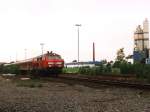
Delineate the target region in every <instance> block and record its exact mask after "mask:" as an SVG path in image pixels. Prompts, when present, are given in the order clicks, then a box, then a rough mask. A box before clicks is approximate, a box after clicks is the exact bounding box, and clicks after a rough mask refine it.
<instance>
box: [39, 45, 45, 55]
mask: <svg viewBox="0 0 150 112" xmlns="http://www.w3.org/2000/svg"><path fill="white" fill-rule="evenodd" d="M40 45H41V50H42V55H43V47H44V43H40Z"/></svg>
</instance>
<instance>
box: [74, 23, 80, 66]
mask: <svg viewBox="0 0 150 112" xmlns="http://www.w3.org/2000/svg"><path fill="white" fill-rule="evenodd" d="M75 26H77V27H78V29H77V32H78V63H79V61H80V54H79V53H80V51H79V27H80V26H81V24H76V25H75Z"/></svg>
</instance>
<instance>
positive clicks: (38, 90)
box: [0, 78, 150, 112]
mask: <svg viewBox="0 0 150 112" xmlns="http://www.w3.org/2000/svg"><path fill="white" fill-rule="evenodd" d="M0 112H150V91H148V90H138V89H133V88H121V87H113V86H112V87H110V86H100V87H99V88H90V87H87V86H83V85H78V84H75V85H73V84H67V83H61V82H51V81H45V82H44V81H39V82H38V81H31V80H30V81H16V82H15V81H12V80H11V79H10V80H8V79H5V78H0Z"/></svg>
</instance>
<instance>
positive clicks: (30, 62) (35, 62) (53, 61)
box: [13, 51, 64, 74]
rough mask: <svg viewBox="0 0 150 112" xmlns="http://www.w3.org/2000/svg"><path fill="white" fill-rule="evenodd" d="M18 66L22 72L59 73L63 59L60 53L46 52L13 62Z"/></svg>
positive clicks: (62, 65)
mask: <svg viewBox="0 0 150 112" xmlns="http://www.w3.org/2000/svg"><path fill="white" fill-rule="evenodd" d="M13 64H15V65H17V66H18V67H19V70H20V71H21V72H22V73H26V72H27V71H31V72H32V73H33V74H34V73H35V74H36V73H48V74H50V73H55V74H57V73H60V72H61V71H62V68H63V67H64V60H63V59H62V58H61V56H60V55H58V54H56V53H53V52H52V51H51V52H49V51H48V52H47V53H46V54H43V55H40V56H37V57H34V58H31V59H27V60H23V61H18V62H15V63H13Z"/></svg>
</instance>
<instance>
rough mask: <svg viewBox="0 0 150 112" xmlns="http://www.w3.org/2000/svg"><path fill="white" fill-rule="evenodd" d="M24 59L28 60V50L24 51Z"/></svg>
mask: <svg viewBox="0 0 150 112" xmlns="http://www.w3.org/2000/svg"><path fill="white" fill-rule="evenodd" d="M24 58H25V60H26V59H27V49H24Z"/></svg>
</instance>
